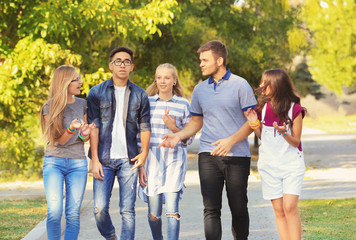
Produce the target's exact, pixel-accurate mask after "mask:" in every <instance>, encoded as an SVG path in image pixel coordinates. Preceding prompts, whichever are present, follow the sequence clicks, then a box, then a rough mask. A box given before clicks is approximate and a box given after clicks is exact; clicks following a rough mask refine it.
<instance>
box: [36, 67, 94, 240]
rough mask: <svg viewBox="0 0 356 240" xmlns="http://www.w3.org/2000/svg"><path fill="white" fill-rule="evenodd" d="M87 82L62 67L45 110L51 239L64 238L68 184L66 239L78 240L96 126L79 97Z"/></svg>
mask: <svg viewBox="0 0 356 240" xmlns="http://www.w3.org/2000/svg"><path fill="white" fill-rule="evenodd" d="M82 84H83V81H82V79H81V77H80V75H79V74H78V72H77V70H76V69H75V68H74V67H71V66H60V67H58V68H57V69H56V70H55V72H54V75H53V78H52V82H51V87H50V91H49V98H48V100H47V101H46V103H45V104H44V105H43V107H42V110H41V126H42V132H43V136H44V138H45V139H46V141H47V147H46V152H45V157H44V161H43V182H44V187H45V192H46V199H47V205H48V207H47V237H48V239H49V240H53V239H54V240H59V239H60V238H61V217H62V212H63V185H64V183H65V188H66V189H65V191H66V194H65V195H66V197H65V198H66V199H65V219H66V225H65V232H64V239H68V240H69V239H71V240H72V239H77V238H78V234H79V228H80V207H81V204H82V200H83V195H84V190H85V186H86V181H87V160H86V157H85V153H84V142H85V141H88V140H89V134H90V131H91V129H93V128H94V127H95V126H94V124H91V125H88V124H87V104H86V100H84V99H81V98H77V97H75V95H79V94H80V88H81V86H82Z"/></svg>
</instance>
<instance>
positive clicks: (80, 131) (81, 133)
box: [79, 129, 89, 137]
mask: <svg viewBox="0 0 356 240" xmlns="http://www.w3.org/2000/svg"><path fill="white" fill-rule="evenodd" d="M79 133H80V135H82V137H87V136H89V134H87V135H84V134H83V132H82V130H81V129H80V130H79Z"/></svg>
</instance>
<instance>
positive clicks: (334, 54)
mask: <svg viewBox="0 0 356 240" xmlns="http://www.w3.org/2000/svg"><path fill="white" fill-rule="evenodd" d="M355 10H356V6H355V1H354V0H323V1H319V0H309V1H305V5H304V7H303V15H302V19H303V20H305V22H306V26H307V28H308V29H309V31H310V34H311V39H310V41H311V43H312V49H311V51H310V53H309V54H308V56H309V58H310V61H309V62H308V65H309V67H310V72H311V73H312V75H313V79H314V80H315V81H317V82H318V83H320V84H321V85H324V86H326V87H327V88H328V89H329V90H331V91H335V92H336V93H337V94H339V95H341V94H342V87H344V86H351V85H352V84H353V83H355V82H356V75H355V74H356V73H355V72H356V71H355V70H356V54H355V53H356V44H355V40H356V34H355V29H356V19H355V15H356V11H355Z"/></svg>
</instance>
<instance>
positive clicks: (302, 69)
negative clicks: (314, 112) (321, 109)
mask: <svg viewBox="0 0 356 240" xmlns="http://www.w3.org/2000/svg"><path fill="white" fill-rule="evenodd" d="M291 78H292V80H293V82H294V86H295V87H296V89H297V90H298V91H299V92H300V93H301V96H302V97H305V96H306V95H308V94H311V95H313V96H315V98H316V99H320V98H321V97H323V96H324V95H323V93H322V92H321V88H320V85H319V84H318V83H317V82H315V81H314V80H313V79H312V75H311V73H310V71H309V69H308V65H307V63H306V60H305V59H303V61H302V62H300V63H299V64H297V66H296V67H295V70H294V71H293V73H292V75H291Z"/></svg>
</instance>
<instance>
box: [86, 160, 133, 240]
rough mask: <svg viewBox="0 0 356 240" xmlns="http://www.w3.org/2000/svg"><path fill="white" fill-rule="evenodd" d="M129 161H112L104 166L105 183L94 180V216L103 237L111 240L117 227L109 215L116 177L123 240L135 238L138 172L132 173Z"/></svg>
mask: <svg viewBox="0 0 356 240" xmlns="http://www.w3.org/2000/svg"><path fill="white" fill-rule="evenodd" d="M131 168H132V166H131V165H130V164H129V160H128V159H112V160H110V165H109V166H103V171H104V181H101V180H98V179H95V178H94V182H93V184H94V215H95V220H96V225H97V227H98V229H99V232H100V233H101V235H102V236H103V237H104V238H106V239H110V238H113V237H114V236H115V227H114V226H113V224H112V221H111V217H110V214H109V206H110V198H111V193H112V189H113V186H114V181H115V176H116V177H117V179H118V182H119V191H120V202H119V206H120V214H121V217H122V228H121V239H123V240H130V239H134V237H135V201H136V187H137V174H138V170H137V169H135V170H133V171H131Z"/></svg>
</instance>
